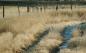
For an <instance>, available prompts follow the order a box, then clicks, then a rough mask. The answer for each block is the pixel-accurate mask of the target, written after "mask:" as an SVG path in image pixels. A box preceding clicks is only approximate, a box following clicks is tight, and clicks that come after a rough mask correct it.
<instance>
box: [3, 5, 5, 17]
mask: <svg viewBox="0 0 86 53" xmlns="http://www.w3.org/2000/svg"><path fill="white" fill-rule="evenodd" d="M4 17H5V8H4V5H3V18H4Z"/></svg>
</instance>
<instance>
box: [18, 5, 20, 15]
mask: <svg viewBox="0 0 86 53" xmlns="http://www.w3.org/2000/svg"><path fill="white" fill-rule="evenodd" d="M18 14H19V16H20V8H19V5H18Z"/></svg>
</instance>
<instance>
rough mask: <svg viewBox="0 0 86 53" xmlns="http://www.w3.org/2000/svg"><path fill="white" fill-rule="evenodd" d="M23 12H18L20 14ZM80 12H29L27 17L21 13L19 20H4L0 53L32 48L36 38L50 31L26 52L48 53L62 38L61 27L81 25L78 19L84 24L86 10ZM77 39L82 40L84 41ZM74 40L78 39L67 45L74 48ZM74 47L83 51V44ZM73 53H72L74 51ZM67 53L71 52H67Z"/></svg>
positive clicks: (15, 18) (14, 18) (9, 17)
mask: <svg viewBox="0 0 86 53" xmlns="http://www.w3.org/2000/svg"><path fill="white" fill-rule="evenodd" d="M12 9H13V8H12ZM12 9H10V10H12ZM24 9H25V8H24ZM24 9H23V10H21V11H22V12H24ZM82 10H83V9H82ZM82 10H78V9H77V10H72V11H71V10H65V9H63V10H61V9H59V10H58V11H54V10H53V11H46V12H30V13H27V14H26V13H25V14H24V13H23V14H24V15H21V16H16V17H13V16H7V17H6V18H5V19H0V40H1V41H0V45H1V47H0V53H17V52H18V53H20V52H21V51H23V50H22V48H27V47H29V46H31V45H33V44H34V42H37V41H38V38H39V37H40V36H42V35H40V34H42V33H43V32H44V31H46V30H47V29H50V30H49V33H47V35H46V36H44V37H41V40H39V42H38V44H36V45H35V46H34V47H31V48H30V50H31V51H28V52H29V53H49V52H50V50H52V49H53V48H54V47H58V45H59V44H60V43H61V42H62V40H63V38H62V37H61V36H60V33H59V32H61V31H62V30H63V28H64V27H65V26H67V25H73V24H79V23H81V22H82V21H83V18H82V17H84V20H85V18H86V17H85V16H84V15H85V14H86V10H85V9H84V10H83V11H82ZM6 14H7V13H6ZM8 14H9V13H8ZM74 34H78V33H74ZM81 39H85V37H82V38H81ZM76 40H78V38H76V39H73V40H71V41H72V42H76V44H77V42H78V41H76ZM72 42H71V43H72ZM81 42H83V41H81ZM78 46H80V47H82V48H83V47H84V46H85V42H83V44H81V43H80V45H78ZM36 50H37V51H36ZM73 51H74V52H75V50H74V49H73ZM78 52H79V50H78ZM71 53H73V52H72V51H71Z"/></svg>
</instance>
